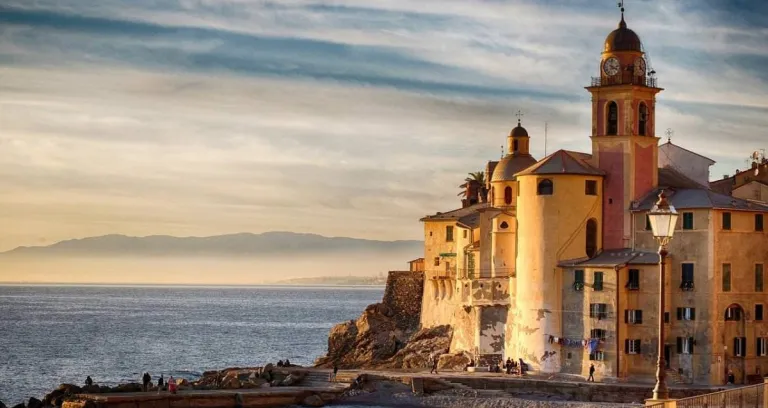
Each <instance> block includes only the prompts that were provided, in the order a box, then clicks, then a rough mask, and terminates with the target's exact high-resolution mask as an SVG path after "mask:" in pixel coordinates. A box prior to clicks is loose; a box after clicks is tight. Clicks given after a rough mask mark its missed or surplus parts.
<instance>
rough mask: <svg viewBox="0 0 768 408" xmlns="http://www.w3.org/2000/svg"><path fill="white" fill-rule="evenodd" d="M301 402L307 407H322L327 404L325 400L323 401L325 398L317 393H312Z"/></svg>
mask: <svg viewBox="0 0 768 408" xmlns="http://www.w3.org/2000/svg"><path fill="white" fill-rule="evenodd" d="M301 404H302V405H304V406H306V407H322V406H325V401H323V399H322V398H320V396H318V395H317V394H312V395H310V396H308V397H306V398H304V399H303V400H302V401H301Z"/></svg>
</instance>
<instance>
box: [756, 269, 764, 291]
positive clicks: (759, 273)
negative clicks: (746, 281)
mask: <svg viewBox="0 0 768 408" xmlns="http://www.w3.org/2000/svg"><path fill="white" fill-rule="evenodd" d="M764 290H765V268H764V267H763V264H761V263H756V264H755V292H763V291H764Z"/></svg>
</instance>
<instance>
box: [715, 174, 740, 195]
mask: <svg viewBox="0 0 768 408" xmlns="http://www.w3.org/2000/svg"><path fill="white" fill-rule="evenodd" d="M735 184H736V176H731V177H726V178H724V179H720V180H717V181H712V182H710V183H709V188H710V189H712V190H713V191H717V192H718V193H720V194H726V195H731V193H733V186H734V185H735Z"/></svg>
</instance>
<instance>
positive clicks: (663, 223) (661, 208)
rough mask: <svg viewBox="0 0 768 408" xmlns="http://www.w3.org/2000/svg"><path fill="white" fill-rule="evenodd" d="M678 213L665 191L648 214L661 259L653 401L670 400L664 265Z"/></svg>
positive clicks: (660, 194)
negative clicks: (666, 350) (665, 326)
mask: <svg viewBox="0 0 768 408" xmlns="http://www.w3.org/2000/svg"><path fill="white" fill-rule="evenodd" d="M677 217H678V214H677V211H675V207H673V206H672V205H670V204H669V203H668V202H667V197H666V196H665V195H664V191H661V192H660V193H659V201H657V202H656V204H655V205H654V206H653V208H651V211H650V212H649V213H648V219H649V221H650V222H651V230H652V231H653V237H654V238H655V239H656V241H657V242H658V243H659V256H660V257H661V264H660V270H661V273H660V274H659V350H658V353H659V358H658V361H657V362H656V387H654V389H653V399H655V400H667V399H669V390H668V389H667V374H666V362H665V361H664V339H665V336H664V311H665V309H666V307H665V305H664V303H665V302H664V292H665V290H664V280H665V279H666V278H665V276H664V272H665V271H664V264H665V262H666V258H667V244H668V243H669V241H670V240H671V239H672V235H674V234H675V224H676V223H677Z"/></svg>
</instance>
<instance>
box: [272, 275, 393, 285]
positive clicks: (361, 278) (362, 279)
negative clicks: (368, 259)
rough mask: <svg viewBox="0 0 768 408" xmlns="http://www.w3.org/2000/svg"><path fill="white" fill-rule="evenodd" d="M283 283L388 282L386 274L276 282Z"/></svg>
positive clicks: (338, 283)
mask: <svg viewBox="0 0 768 408" xmlns="http://www.w3.org/2000/svg"><path fill="white" fill-rule="evenodd" d="M275 283H276V284H281V285H360V286H381V285H384V284H386V283H387V278H386V277H384V276H320V277H317V278H294V279H286V280H281V281H277V282H275Z"/></svg>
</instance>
